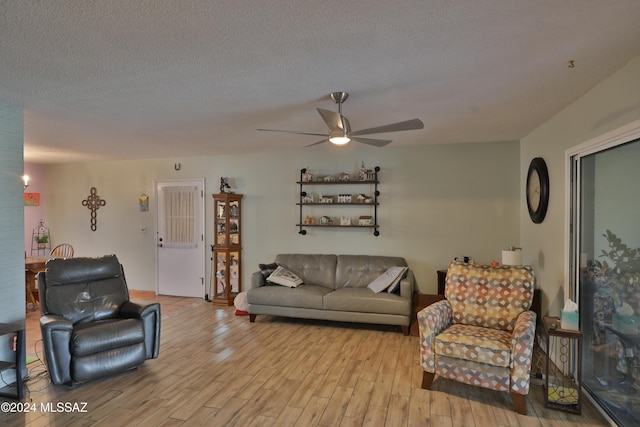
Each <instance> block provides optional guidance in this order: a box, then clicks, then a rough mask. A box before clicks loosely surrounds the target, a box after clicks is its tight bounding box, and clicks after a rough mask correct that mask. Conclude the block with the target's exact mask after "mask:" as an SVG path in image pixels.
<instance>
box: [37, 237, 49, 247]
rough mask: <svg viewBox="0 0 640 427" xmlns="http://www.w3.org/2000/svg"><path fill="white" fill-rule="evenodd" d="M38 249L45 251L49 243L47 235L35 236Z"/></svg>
mask: <svg viewBox="0 0 640 427" xmlns="http://www.w3.org/2000/svg"><path fill="white" fill-rule="evenodd" d="M35 239H36V243H37V244H38V249H46V247H47V243H49V235H48V234H43V235H42V236H35Z"/></svg>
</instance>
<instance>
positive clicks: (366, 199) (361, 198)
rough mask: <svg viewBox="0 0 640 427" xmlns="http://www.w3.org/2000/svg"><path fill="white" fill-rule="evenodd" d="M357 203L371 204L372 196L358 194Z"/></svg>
mask: <svg viewBox="0 0 640 427" xmlns="http://www.w3.org/2000/svg"><path fill="white" fill-rule="evenodd" d="M356 201H357V202H358V203H371V201H372V199H371V196H367V195H366V194H358V195H357V196H356Z"/></svg>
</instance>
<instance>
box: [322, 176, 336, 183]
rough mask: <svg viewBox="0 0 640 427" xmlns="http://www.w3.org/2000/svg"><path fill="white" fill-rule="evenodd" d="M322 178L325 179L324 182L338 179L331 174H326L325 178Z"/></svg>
mask: <svg viewBox="0 0 640 427" xmlns="http://www.w3.org/2000/svg"><path fill="white" fill-rule="evenodd" d="M322 180H323V181H324V182H335V180H336V179H335V177H333V176H331V175H327V176H325V177H324V178H322Z"/></svg>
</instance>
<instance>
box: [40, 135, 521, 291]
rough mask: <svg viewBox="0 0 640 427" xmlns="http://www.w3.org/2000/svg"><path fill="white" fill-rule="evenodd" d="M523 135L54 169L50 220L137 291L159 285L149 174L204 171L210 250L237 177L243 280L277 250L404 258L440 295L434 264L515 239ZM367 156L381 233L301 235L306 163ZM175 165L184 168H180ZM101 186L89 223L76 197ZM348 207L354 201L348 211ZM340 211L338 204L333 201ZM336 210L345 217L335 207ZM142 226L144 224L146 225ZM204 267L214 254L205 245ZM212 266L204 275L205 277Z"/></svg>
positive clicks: (315, 167)
mask: <svg viewBox="0 0 640 427" xmlns="http://www.w3.org/2000/svg"><path fill="white" fill-rule="evenodd" d="M519 159H520V148H519V144H518V143H517V142H499V143H498V142H496V143H480V144H454V145H423V146H419V147H397V146H396V147H394V146H393V145H391V146H389V147H385V148H382V149H377V148H371V147H356V146H355V145H354V146H351V147H342V148H336V147H330V146H326V147H322V148H319V149H313V150H312V149H307V150H298V151H294V152H273V153H268V154H253V155H234V156H213V157H198V158H180V159H152V160H139V161H112V162H93V163H82V164H66V165H49V166H47V168H46V173H47V188H46V192H47V206H46V215H47V219H46V221H47V224H48V226H49V227H50V229H51V233H52V235H55V236H56V240H58V239H61V240H64V241H69V242H71V243H72V244H73V245H74V246H75V248H76V254H77V255H88V256H96V255H102V254H105V253H115V254H117V255H118V257H119V258H120V260H121V261H122V262H123V264H124V266H125V269H126V273H127V281H128V283H129V285H130V287H131V288H133V289H145V290H154V289H155V275H154V272H155V248H156V246H155V224H156V221H155V207H154V203H155V197H154V196H153V195H154V182H155V181H156V180H162V179H173V178H175V179H183V178H200V177H204V178H205V182H206V193H207V194H208V196H207V198H206V205H205V206H206V209H207V219H206V228H207V239H206V240H207V248H209V245H210V244H211V243H212V238H211V236H212V231H211V230H212V220H211V215H212V213H211V211H212V208H213V201H212V198H211V196H210V194H211V193H216V192H218V186H219V181H220V177H221V176H225V177H229V178H231V181H232V183H233V189H234V190H235V191H236V192H238V193H242V194H244V195H245V196H244V198H243V247H244V251H243V275H244V286H246V284H247V280H248V278H249V275H250V273H252V272H253V271H256V270H257V265H258V263H262V262H271V261H272V260H273V259H274V257H275V255H276V254H277V253H284V252H301V253H353V254H360V253H361V254H383V255H398V256H403V257H405V258H406V259H407V261H408V263H409V265H410V266H411V268H412V269H413V270H414V272H415V275H416V279H417V284H418V287H419V289H420V290H421V291H422V292H427V293H435V292H436V278H437V275H436V270H438V269H441V268H446V267H447V265H448V262H449V261H450V260H451V259H452V258H453V257H455V256H458V255H470V256H472V257H474V258H475V259H477V260H479V261H480V262H489V261H491V260H492V259H498V260H499V259H500V253H501V252H500V251H501V249H502V248H505V247H507V246H509V245H519V227H520V224H519V198H520V190H519V185H520V182H519V171H520V169H519V168H520V165H519ZM362 161H364V162H365V165H366V166H368V167H373V166H376V165H378V166H380V167H381V172H380V180H381V184H380V186H379V190H380V192H381V196H380V207H379V223H380V236H379V237H374V236H373V235H372V233H371V232H370V231H364V230H354V229H328V230H318V229H309V233H308V234H307V235H306V236H301V235H299V234H298V229H297V228H296V227H295V224H296V223H297V222H298V207H297V206H296V204H295V203H296V201H297V200H298V199H297V197H298V192H299V188H298V186H297V185H296V184H295V182H296V181H297V180H298V179H299V172H300V169H301V168H303V167H307V168H309V169H310V170H312V171H314V172H317V173H321V174H323V173H324V174H329V173H339V172H342V171H346V172H355V171H356V170H357V169H358V168H359V167H360V163H361V162H362ZM175 163H180V164H181V169H180V171H176V170H175V169H174V164H175ZM91 187H96V188H97V190H98V195H99V196H101V197H102V198H104V199H105V200H106V202H107V204H106V206H104V207H102V208H100V209H99V210H98V212H97V220H98V229H97V231H95V232H92V231H91V230H90V229H89V225H90V223H89V211H88V210H87V209H86V208H85V207H83V206H82V205H81V202H82V200H83V199H85V198H86V197H87V195H88V194H89V189H90V188H91ZM142 193H145V194H147V195H149V196H151V203H150V206H151V209H150V211H149V212H147V213H141V212H138V204H137V203H138V196H139V195H140V194H142ZM347 208H349V207H347ZM335 209H336V212H339V208H335ZM336 215H339V213H336ZM142 226H147V227H148V232H147V233H146V234H145V233H140V231H139V229H140V228H141V227H142ZM206 256H207V268H209V262H208V258H209V256H210V251H209V250H208V249H207V254H206ZM209 278H210V276H209V271H207V280H209Z"/></svg>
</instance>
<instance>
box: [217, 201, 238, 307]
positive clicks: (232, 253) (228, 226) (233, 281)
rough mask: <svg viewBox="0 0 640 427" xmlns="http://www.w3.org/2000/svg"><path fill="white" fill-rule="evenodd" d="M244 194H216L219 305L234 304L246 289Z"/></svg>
mask: <svg viewBox="0 0 640 427" xmlns="http://www.w3.org/2000/svg"><path fill="white" fill-rule="evenodd" d="M241 200H242V194H229V193H223V194H214V195H213V201H214V213H215V240H214V244H213V266H214V268H215V271H214V272H213V274H214V276H215V278H214V280H213V282H214V286H213V296H212V302H213V303H214V304H218V305H233V300H234V298H235V297H236V295H238V293H240V292H241V291H242V239H241V235H242V234H241V231H242V229H241V228H242V227H241V218H242V210H241Z"/></svg>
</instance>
